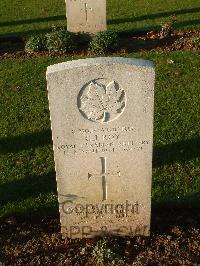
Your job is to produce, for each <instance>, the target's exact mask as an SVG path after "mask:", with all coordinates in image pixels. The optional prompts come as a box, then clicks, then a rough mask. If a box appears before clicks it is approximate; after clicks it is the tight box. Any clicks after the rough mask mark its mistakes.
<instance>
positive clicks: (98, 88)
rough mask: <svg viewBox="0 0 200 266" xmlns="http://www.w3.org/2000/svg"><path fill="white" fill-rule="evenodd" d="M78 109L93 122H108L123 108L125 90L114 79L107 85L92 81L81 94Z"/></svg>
mask: <svg viewBox="0 0 200 266" xmlns="http://www.w3.org/2000/svg"><path fill="white" fill-rule="evenodd" d="M80 103H81V105H80V108H79V109H80V110H81V111H82V113H83V115H84V116H86V117H87V119H89V120H91V121H94V122H109V121H112V120H114V119H115V118H117V117H118V116H119V115H120V114H121V113H122V112H123V110H124V108H125V92H124V90H122V89H120V87H119V84H118V83H117V82H115V81H112V82H110V83H109V84H108V85H107V86H105V85H103V84H99V83H96V82H94V81H92V82H91V83H90V84H89V86H88V88H87V90H86V93H84V94H83V95H82V96H81V99H80Z"/></svg>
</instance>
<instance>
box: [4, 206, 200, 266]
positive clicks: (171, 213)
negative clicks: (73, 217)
mask: <svg viewBox="0 0 200 266" xmlns="http://www.w3.org/2000/svg"><path fill="white" fill-rule="evenodd" d="M199 225H200V211H199V208H198V209H197V208H190V209H187V210H186V209H169V208H168V209H167V208H165V209H159V210H155V209H154V210H153V213H152V230H151V231H152V234H151V236H150V237H141V236H136V237H124V238H122V237H120V238H117V237H111V238H108V239H107V241H108V248H110V249H111V250H115V252H116V254H117V255H118V256H119V257H120V260H119V264H118V265H135V266H139V265H140V266H141V265H142V266H143V265H196V266H197V265H200V228H199ZM0 231H1V238H0V242H1V257H0V258H1V259H0V261H2V262H3V263H5V265H98V263H97V262H98V261H97V259H98V258H97V257H94V256H93V250H94V247H95V246H96V243H97V241H98V239H88V240H86V239H83V240H70V239H66V240H63V239H62V237H61V235H60V223H59V217H58V215H57V217H54V218H45V219H40V220H35V219H34V220H32V221H27V220H22V219H18V218H14V217H10V218H7V219H4V220H3V221H1V225H0ZM99 265H113V264H112V263H111V261H104V263H101V264H99ZM115 265H116V264H115Z"/></svg>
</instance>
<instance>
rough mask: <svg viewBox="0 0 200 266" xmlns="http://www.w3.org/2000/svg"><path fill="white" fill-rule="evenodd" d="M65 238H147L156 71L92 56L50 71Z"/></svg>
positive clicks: (136, 63) (139, 64)
mask: <svg viewBox="0 0 200 266" xmlns="http://www.w3.org/2000/svg"><path fill="white" fill-rule="evenodd" d="M47 83H48V95H49V105H50V115H51V124H52V133H53V145H54V156H55V165H56V175H57V188H58V198H59V206H60V218H61V227H62V233H63V236H68V237H72V238H81V237H93V236H96V235H101V234H103V233H105V234H106V233H107V234H111V235H136V234H141V235H148V234H149V228H150V213H151V179H152V145H153V106H154V104H153V100H154V67H153V65H152V63H151V62H150V61H146V60H138V59H136V60H133V59H124V58H94V59H85V60H77V61H69V62H66V63H61V64H57V65H53V66H50V67H48V70H47Z"/></svg>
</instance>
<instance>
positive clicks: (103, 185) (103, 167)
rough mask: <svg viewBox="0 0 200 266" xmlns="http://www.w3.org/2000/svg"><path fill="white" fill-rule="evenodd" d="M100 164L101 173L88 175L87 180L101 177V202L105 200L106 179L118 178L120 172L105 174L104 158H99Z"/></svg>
mask: <svg viewBox="0 0 200 266" xmlns="http://www.w3.org/2000/svg"><path fill="white" fill-rule="evenodd" d="M100 159H101V164H102V173H101V174H90V173H88V179H89V180H90V179H91V178H94V177H102V191H103V201H104V200H107V197H108V196H107V194H108V191H107V177H109V176H118V177H120V171H118V172H117V173H109V172H107V166H106V160H107V158H106V157H101V158H100Z"/></svg>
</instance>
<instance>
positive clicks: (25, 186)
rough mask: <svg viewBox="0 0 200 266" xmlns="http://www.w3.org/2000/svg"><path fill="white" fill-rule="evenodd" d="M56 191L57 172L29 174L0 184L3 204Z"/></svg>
mask: <svg viewBox="0 0 200 266" xmlns="http://www.w3.org/2000/svg"><path fill="white" fill-rule="evenodd" d="M49 192H53V193H56V177H55V172H53V171H52V172H50V173H48V174H45V175H41V176H27V177H25V178H23V179H20V180H13V181H10V182H8V183H5V184H2V185H1V186H0V195H1V199H0V202H1V205H6V204H7V203H13V202H14V203H16V204H17V203H20V202H22V201H23V200H26V199H28V198H36V197H37V196H39V195H41V194H46V193H49Z"/></svg>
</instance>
